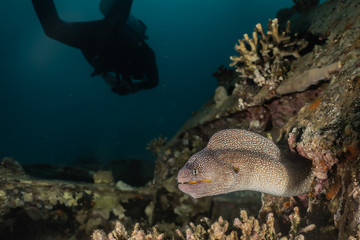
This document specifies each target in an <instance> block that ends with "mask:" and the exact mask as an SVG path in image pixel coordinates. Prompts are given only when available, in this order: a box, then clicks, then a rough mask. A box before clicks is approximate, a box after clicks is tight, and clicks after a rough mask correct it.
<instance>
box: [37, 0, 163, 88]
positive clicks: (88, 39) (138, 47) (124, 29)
mask: <svg viewBox="0 0 360 240" xmlns="http://www.w3.org/2000/svg"><path fill="white" fill-rule="evenodd" d="M32 4H33V6H34V8H35V11H36V14H37V16H38V18H39V20H40V23H41V26H42V27H43V29H44V32H45V34H46V35H47V36H48V37H50V38H53V39H55V40H57V41H59V42H62V43H64V44H66V45H69V46H71V47H75V48H78V49H80V50H81V51H82V53H83V55H84V56H85V58H86V60H87V61H88V62H89V63H90V64H91V65H92V66H93V68H94V72H93V73H92V74H91V76H95V75H101V76H102V77H103V79H104V80H105V81H106V82H107V83H108V84H110V85H111V86H112V90H113V91H114V92H116V93H117V94H119V95H126V94H129V93H134V92H136V91H138V90H141V89H150V88H153V87H155V86H157V85H158V82H159V76H158V70H157V65H156V61H155V54H154V52H153V51H152V49H151V48H150V47H149V46H148V45H147V44H146V42H145V39H147V36H146V35H145V30H146V26H145V25H144V23H143V22H142V21H141V20H139V19H136V18H135V17H134V16H132V15H131V14H130V8H131V5H132V0H101V2H100V11H101V13H102V14H103V15H104V18H103V19H102V20H95V21H89V22H65V21H63V20H61V19H60V17H59V15H58V13H57V11H56V7H55V4H54V0H32Z"/></svg>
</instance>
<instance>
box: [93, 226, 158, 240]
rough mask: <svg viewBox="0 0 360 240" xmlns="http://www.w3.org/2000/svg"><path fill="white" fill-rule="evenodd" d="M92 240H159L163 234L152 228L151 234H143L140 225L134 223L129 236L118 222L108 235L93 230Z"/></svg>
mask: <svg viewBox="0 0 360 240" xmlns="http://www.w3.org/2000/svg"><path fill="white" fill-rule="evenodd" d="M91 238H92V239H93V240H126V239H129V240H143V239H144V240H145V239H146V240H155V239H156V240H161V239H163V238H164V234H159V233H158V231H157V229H156V227H153V228H152V231H151V232H148V233H147V234H145V232H144V230H142V229H141V228H140V224H139V223H136V224H135V226H134V229H133V231H132V233H131V234H130V235H129V234H128V233H127V231H126V229H125V227H124V225H122V224H121V223H120V222H116V223H115V228H114V230H113V231H111V232H110V233H109V234H108V235H106V234H105V232H104V231H102V230H95V231H94V232H93V234H92V235H91Z"/></svg>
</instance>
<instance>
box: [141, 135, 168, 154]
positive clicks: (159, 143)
mask: <svg viewBox="0 0 360 240" xmlns="http://www.w3.org/2000/svg"><path fill="white" fill-rule="evenodd" d="M166 142H167V138H166V137H162V136H160V137H157V138H154V139H153V140H151V141H150V142H149V143H148V144H147V146H146V150H150V151H151V152H152V153H153V154H155V155H157V154H158V153H159V152H160V150H161V148H162V147H163V146H164V145H165V144H166Z"/></svg>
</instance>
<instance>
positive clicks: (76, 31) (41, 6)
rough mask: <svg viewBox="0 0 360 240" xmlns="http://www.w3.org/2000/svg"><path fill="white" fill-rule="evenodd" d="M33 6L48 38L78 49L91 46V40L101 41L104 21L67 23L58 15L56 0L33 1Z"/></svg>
mask: <svg viewBox="0 0 360 240" xmlns="http://www.w3.org/2000/svg"><path fill="white" fill-rule="evenodd" d="M32 4H33V6H34V9H35V12H36V14H37V16H38V18H39V20H40V23H41V26H42V27H43V29H44V32H45V34H46V35H47V36H48V37H50V38H52V39H55V40H57V41H59V42H62V43H64V44H66V45H69V46H72V47H76V48H84V46H86V45H87V44H90V43H89V39H91V40H92V41H93V42H95V41H97V40H98V41H101V39H100V38H102V37H100V36H102V35H103V34H101V32H102V31H103V29H104V28H103V22H102V21H90V22H65V21H63V20H61V19H60V17H59V14H58V13H57V11H56V7H55V4H54V0H32ZM94 33H95V34H94ZM97 38H99V39H97Z"/></svg>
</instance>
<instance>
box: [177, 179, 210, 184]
mask: <svg viewBox="0 0 360 240" xmlns="http://www.w3.org/2000/svg"><path fill="white" fill-rule="evenodd" d="M210 182H212V180H211V179H202V180H195V181H189V182H178V184H195V183H210Z"/></svg>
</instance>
